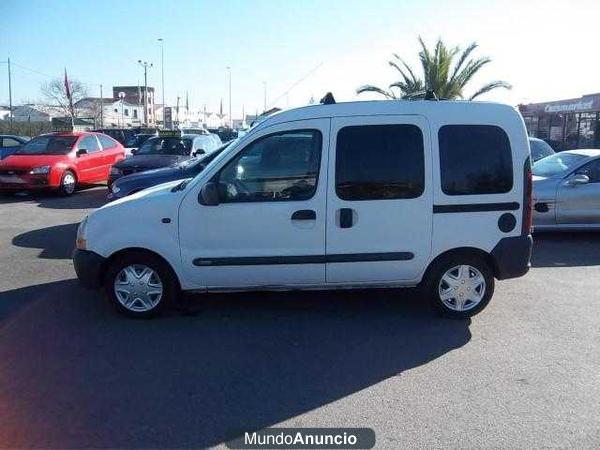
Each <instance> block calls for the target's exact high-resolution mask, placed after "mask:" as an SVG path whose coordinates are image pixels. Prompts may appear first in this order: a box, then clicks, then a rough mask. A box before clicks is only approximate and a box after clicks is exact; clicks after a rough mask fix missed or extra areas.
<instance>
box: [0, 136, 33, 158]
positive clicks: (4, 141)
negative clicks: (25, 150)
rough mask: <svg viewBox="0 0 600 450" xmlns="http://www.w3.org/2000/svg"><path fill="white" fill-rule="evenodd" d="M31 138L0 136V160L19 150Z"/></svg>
mask: <svg viewBox="0 0 600 450" xmlns="http://www.w3.org/2000/svg"><path fill="white" fill-rule="evenodd" d="M30 139H31V138H28V137H25V136H13V135H12V134H0V159H4V158H6V157H7V156H9V155H12V154H13V153H14V152H16V151H17V150H19V149H20V148H21V147H22V146H23V144H25V143H26V142H27V141H29V140H30Z"/></svg>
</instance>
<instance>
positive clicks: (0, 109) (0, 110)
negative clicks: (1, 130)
mask: <svg viewBox="0 0 600 450" xmlns="http://www.w3.org/2000/svg"><path fill="white" fill-rule="evenodd" d="M9 116H10V109H9V108H7V107H6V106H0V120H8V119H10V117H9Z"/></svg>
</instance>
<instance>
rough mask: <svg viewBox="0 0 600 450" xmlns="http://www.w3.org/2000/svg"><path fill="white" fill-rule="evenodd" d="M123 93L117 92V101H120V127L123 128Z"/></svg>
mask: <svg viewBox="0 0 600 450" xmlns="http://www.w3.org/2000/svg"><path fill="white" fill-rule="evenodd" d="M124 98H125V92H119V100H120V101H121V127H123V128H125V118H124V117H123V99H124Z"/></svg>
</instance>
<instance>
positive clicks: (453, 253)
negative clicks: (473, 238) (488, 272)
mask: <svg viewBox="0 0 600 450" xmlns="http://www.w3.org/2000/svg"><path fill="white" fill-rule="evenodd" d="M464 255H469V256H477V257H479V258H481V259H483V260H484V261H485V262H486V263H487V264H488V265H489V267H490V268H491V269H492V273H493V274H494V277H496V278H497V277H498V265H497V264H496V261H495V260H494V257H493V256H492V255H491V254H489V253H488V252H486V251H485V250H482V249H480V248H477V247H457V248H453V249H450V250H446V251H444V252H442V253H440V254H439V255H437V256H436V257H435V258H434V259H433V260H432V261H431V262H430V263H429V265H428V266H427V269H426V270H425V273H424V274H423V278H422V279H421V283H424V282H426V280H428V279H429V277H430V275H431V272H432V271H433V269H434V268H435V267H436V266H437V264H438V263H439V262H440V261H441V260H443V259H446V258H452V257H460V256H464Z"/></svg>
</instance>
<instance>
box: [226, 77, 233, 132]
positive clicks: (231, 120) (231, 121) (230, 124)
mask: <svg viewBox="0 0 600 450" xmlns="http://www.w3.org/2000/svg"><path fill="white" fill-rule="evenodd" d="M226 69H227V71H228V72H229V128H233V118H232V117H231V67H229V66H227V67H226Z"/></svg>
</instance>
